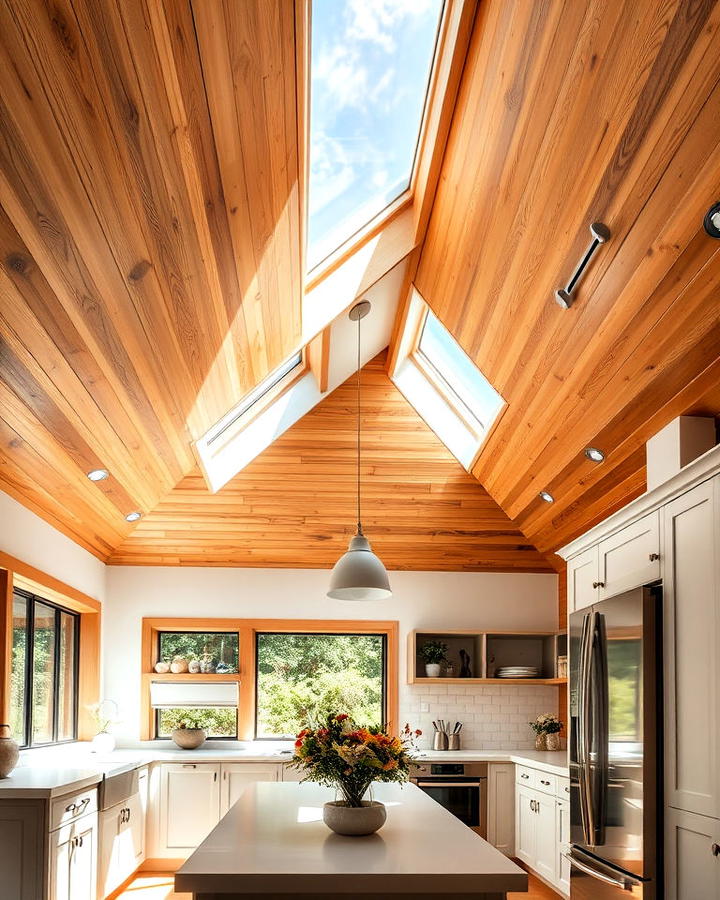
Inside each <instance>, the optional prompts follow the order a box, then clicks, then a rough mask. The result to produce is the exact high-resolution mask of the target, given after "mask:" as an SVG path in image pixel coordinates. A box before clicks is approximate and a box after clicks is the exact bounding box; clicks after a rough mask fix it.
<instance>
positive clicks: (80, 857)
mask: <svg viewBox="0 0 720 900" xmlns="http://www.w3.org/2000/svg"><path fill="white" fill-rule="evenodd" d="M97 851H98V821H97V813H91V814H90V815H87V816H81V817H80V818H79V819H77V820H75V821H73V822H70V823H68V824H67V825H62V826H61V827H60V828H57V829H55V831H51V832H50V840H49V855H50V883H49V897H50V900H96V897H97Z"/></svg>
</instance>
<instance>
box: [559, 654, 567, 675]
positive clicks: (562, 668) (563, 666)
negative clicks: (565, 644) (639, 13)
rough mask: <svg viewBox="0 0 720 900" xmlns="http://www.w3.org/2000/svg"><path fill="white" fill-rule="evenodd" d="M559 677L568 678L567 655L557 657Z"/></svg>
mask: <svg viewBox="0 0 720 900" xmlns="http://www.w3.org/2000/svg"><path fill="white" fill-rule="evenodd" d="M557 677H558V678H567V656H558V658H557Z"/></svg>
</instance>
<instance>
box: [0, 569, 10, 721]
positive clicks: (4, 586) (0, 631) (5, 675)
mask: <svg viewBox="0 0 720 900" xmlns="http://www.w3.org/2000/svg"><path fill="white" fill-rule="evenodd" d="M12 605H13V585H12V572H10V571H9V570H8V569H1V570H0V641H1V642H2V651H3V652H2V655H0V719H1V720H2V721H3V722H9V721H10V671H11V665H12Z"/></svg>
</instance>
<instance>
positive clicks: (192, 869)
mask: <svg viewBox="0 0 720 900" xmlns="http://www.w3.org/2000/svg"><path fill="white" fill-rule="evenodd" d="M373 796H374V798H375V799H376V800H381V801H382V802H383V803H385V804H386V805H387V814H388V816H387V822H386V824H385V826H384V827H383V828H382V829H381V831H379V832H378V833H377V834H374V835H371V836H368V837H343V836H340V835H336V834H333V833H332V832H331V831H329V829H328V828H327V827H326V826H325V824H324V823H323V821H322V805H323V803H324V802H325V801H326V800H333V799H335V794H334V792H333V791H332V790H330V789H328V788H323V787H320V786H319V785H315V784H309V783H306V784H299V783H297V782H295V783H293V782H285V783H278V782H257V783H255V784H252V785H249V786H248V787H247V789H246V790H245V791H244V793H243V794H242V795H241V797H240V799H239V800H238V802H237V803H236V804H235V805H234V806H233V807H231V809H230V810H229V812H228V813H227V814H226V815H225V817H224V818H223V819H222V820H221V821H220V823H219V824H218V825H217V826H216V827H215V829H214V830H213V831H212V832H211V833H210V834H209V835H208V837H207V838H206V839H205V840H204V841H203V843H202V844H201V845H200V846H199V847H198V849H197V850H196V851H195V852H194V853H193V854H192V856H190V858H189V859H188V860H187V861H186V862H185V863H184V865H183V866H182V867H181V868H180V869H179V870H178V872H177V873H176V875H175V890H176V891H186V892H189V893H192V894H193V896H194V897H195V898H196V900H231V898H243V900H252V898H257V900H260V898H262V900H285V898H290V897H306V898H310V897H322V898H324V900H331V898H343V900H355V898H358V900H359V898H360V897H368V896H374V897H386V896H392V895H394V894H398V895H400V896H403V895H404V896H405V897H420V898H424V900H440V898H441V897H442V898H446V897H448V896H454V897H460V898H466V900H501V898H504V897H505V894H506V893H507V892H508V891H526V890H527V875H526V873H525V872H524V871H523V870H522V869H520V868H519V867H518V866H516V865H515V864H514V863H513V862H512V861H511V860H509V859H508V858H507V857H505V856H504V855H503V854H502V853H500V852H499V851H498V850H496V849H495V848H494V847H492V846H491V845H490V844H488V843H487V842H486V841H484V840H483V839H482V838H480V837H479V836H478V835H477V834H475V833H474V832H473V831H471V830H470V829H469V828H466V827H465V825H463V824H462V823H461V822H460V821H459V820H458V819H456V818H455V817H454V816H453V815H451V814H450V813H449V812H447V811H446V810H445V809H443V808H442V807H441V806H440V805H439V804H438V803H436V802H435V801H434V800H432V799H431V798H430V797H428V796H427V795H426V794H424V793H423V792H422V791H421V790H419V789H418V788H417V787H415V786H414V785H404V786H400V785H395V784H381V785H376V786H374V788H373Z"/></svg>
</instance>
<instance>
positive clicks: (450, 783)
mask: <svg viewBox="0 0 720 900" xmlns="http://www.w3.org/2000/svg"><path fill="white" fill-rule="evenodd" d="M481 781H485V779H484V778H482V779H480V781H415V782H413V784H416V785H417V786H418V787H419V788H424V787H429V788H433V787H466V788H474V787H480V783H481Z"/></svg>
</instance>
